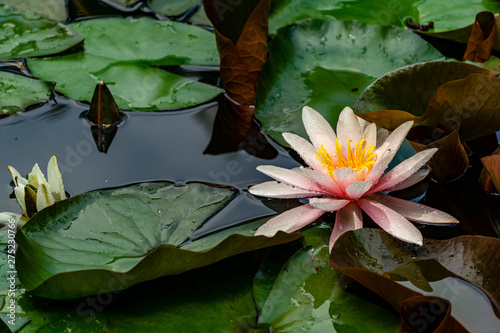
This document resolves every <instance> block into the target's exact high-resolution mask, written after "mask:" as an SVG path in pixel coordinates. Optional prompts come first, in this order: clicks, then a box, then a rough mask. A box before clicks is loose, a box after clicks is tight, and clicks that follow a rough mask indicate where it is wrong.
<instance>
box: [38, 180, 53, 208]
mask: <svg viewBox="0 0 500 333" xmlns="http://www.w3.org/2000/svg"><path fill="white" fill-rule="evenodd" d="M54 202H55V200H54V197H53V196H52V193H50V191H49V189H48V188H47V185H45V184H42V185H40V187H39V188H38V190H37V192H36V210H37V211H38V212H39V211H41V210H42V209H44V208H45V207H47V206H50V205H52V204H53V203H54Z"/></svg>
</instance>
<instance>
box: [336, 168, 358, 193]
mask: <svg viewBox="0 0 500 333" xmlns="http://www.w3.org/2000/svg"><path fill="white" fill-rule="evenodd" d="M332 175H333V178H334V179H335V181H336V182H337V184H338V185H339V187H340V190H341V191H342V192H343V193H345V189H346V188H347V186H349V185H351V184H352V183H354V182H356V181H357V180H358V177H357V175H356V171H354V170H353V169H352V168H339V169H336V170H334V171H333V172H332Z"/></svg>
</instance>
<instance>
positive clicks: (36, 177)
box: [28, 163, 48, 189]
mask: <svg viewBox="0 0 500 333" xmlns="http://www.w3.org/2000/svg"><path fill="white" fill-rule="evenodd" d="M28 182H29V183H30V184H31V185H32V186H33V187H35V188H36V189H38V188H39V187H40V185H42V184H46V185H48V183H47V180H46V179H45V176H44V175H43V172H42V170H40V167H39V166H38V163H35V165H34V166H33V169H32V170H31V172H30V173H29V174H28Z"/></svg>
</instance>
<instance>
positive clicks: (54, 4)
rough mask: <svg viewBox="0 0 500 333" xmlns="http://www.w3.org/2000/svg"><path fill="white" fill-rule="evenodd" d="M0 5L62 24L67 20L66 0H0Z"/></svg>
mask: <svg viewBox="0 0 500 333" xmlns="http://www.w3.org/2000/svg"><path fill="white" fill-rule="evenodd" d="M0 3H1V4H4V5H9V6H12V7H14V8H16V9H17V10H19V11H28V12H33V13H37V14H40V15H41V16H43V17H46V18H48V19H50V20H54V21H60V22H64V21H66V20H67V19H68V15H67V14H66V0H45V1H39V0H1V1H0Z"/></svg>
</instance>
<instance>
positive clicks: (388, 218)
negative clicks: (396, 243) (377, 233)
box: [358, 198, 423, 245]
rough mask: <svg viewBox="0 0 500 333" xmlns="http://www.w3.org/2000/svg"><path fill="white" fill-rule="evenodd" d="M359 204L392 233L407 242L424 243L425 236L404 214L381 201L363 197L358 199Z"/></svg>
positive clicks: (383, 227)
mask: <svg viewBox="0 0 500 333" xmlns="http://www.w3.org/2000/svg"><path fill="white" fill-rule="evenodd" d="M358 205H359V206H360V207H361V209H363V210H364V211H365V212H366V214H368V216H370V217H371V218H372V219H373V221H375V223H377V224H378V225H379V226H380V227H381V228H382V229H384V230H385V231H386V232H387V233H389V234H390V235H392V236H394V237H396V238H398V239H401V240H403V241H405V242H409V243H414V244H418V245H422V244H423V237H422V234H421V233H420V231H418V229H417V228H416V227H415V226H414V225H413V224H412V223H411V222H410V221H408V220H407V219H406V218H405V217H404V216H402V215H401V214H398V213H396V212H395V211H394V210H392V209H390V208H388V207H386V206H384V205H382V204H381V203H379V202H377V201H374V200H370V199H367V198H362V199H360V200H358Z"/></svg>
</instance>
